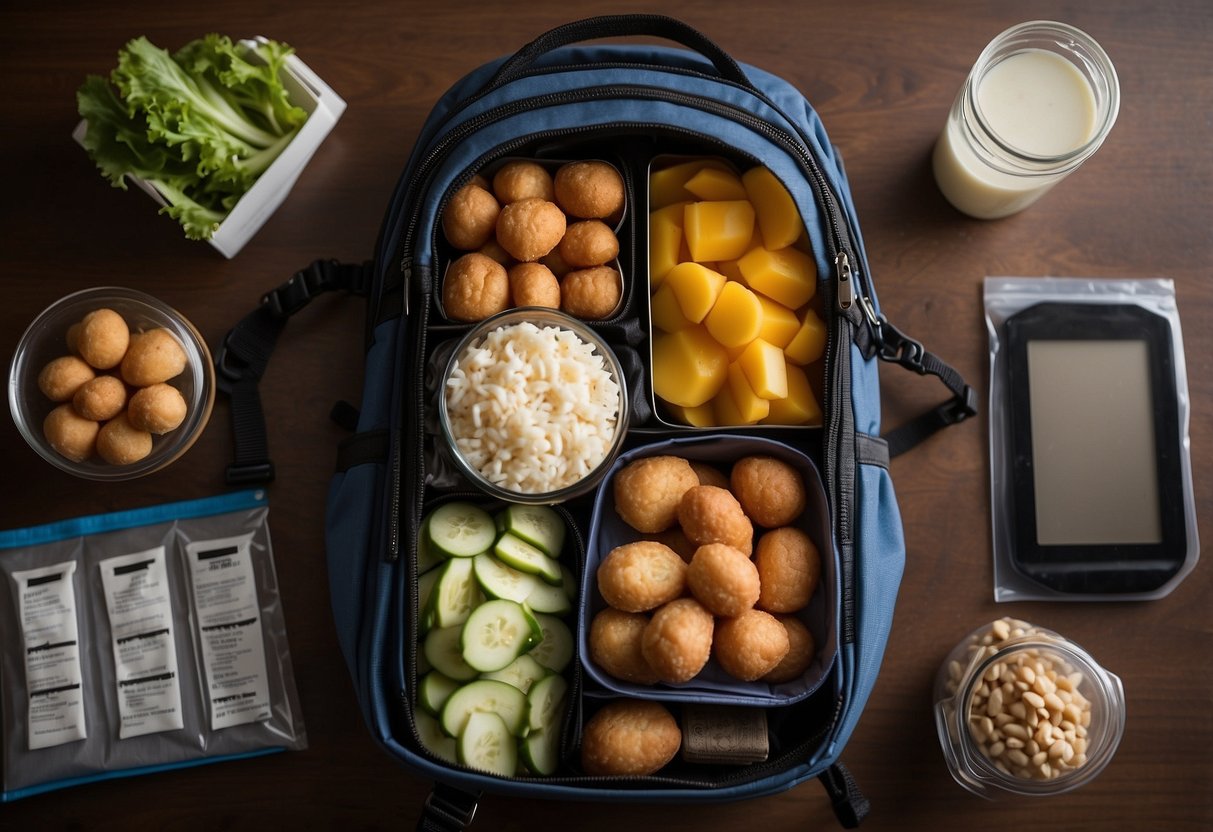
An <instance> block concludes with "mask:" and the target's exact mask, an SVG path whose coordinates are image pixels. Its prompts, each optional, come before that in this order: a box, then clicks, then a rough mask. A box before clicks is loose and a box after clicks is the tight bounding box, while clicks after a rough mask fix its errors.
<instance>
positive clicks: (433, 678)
mask: <svg viewBox="0 0 1213 832" xmlns="http://www.w3.org/2000/svg"><path fill="white" fill-rule="evenodd" d="M458 689H459V683H458V682H456V681H455V680H454V679H452V678H451V677H449V676H445V675H443V674H442V673H441V672H440V671H437V670H431V671H430V672H429V673H427V674H425V676H423V677H422V679H421V683H420V684H419V685H418V686H417V704H419V705H420V706H421V707H423V708H425V709H426V710H427V711H428V712H429V713H431V714H433V715H434V716H438V715H439V714H440V713H442V706H443V705H445V704H446V700H448V699H450V698H451V694H452V693H454V692H455V691H456V690H458Z"/></svg>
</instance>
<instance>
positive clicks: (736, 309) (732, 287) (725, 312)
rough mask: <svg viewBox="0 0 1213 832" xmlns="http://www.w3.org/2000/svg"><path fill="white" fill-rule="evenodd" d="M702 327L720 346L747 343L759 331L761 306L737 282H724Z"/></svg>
mask: <svg viewBox="0 0 1213 832" xmlns="http://www.w3.org/2000/svg"><path fill="white" fill-rule="evenodd" d="M793 319H794V318H793ZM704 325H705V326H707V328H708V332H709V333H711V335H712V337H713V338H715V339H716V341H717V342H718V343H719V344H721V345H722V346H724V347H739V346H741V345H742V344H748V343H750V342H751V341H753V340H754V339H755V338H757V337H758V333H759V331H760V330H761V329H762V304H761V303H760V302H759V300H758V295H756V294H754V293H753V292H751V291H750V290H749V289H747V288H746V287H744V286H742V285H741V284H740V283H734V282H733V281H731V280H730V281H728V282H727V283H725V284H724V288H722V289H721V290H720V295H719V296H718V297H717V298H716V303H715V304H713V305H712V311H710V312H708V316H707V317H706V318H705V319H704Z"/></svg>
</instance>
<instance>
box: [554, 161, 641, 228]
mask: <svg viewBox="0 0 1213 832" xmlns="http://www.w3.org/2000/svg"><path fill="white" fill-rule="evenodd" d="M554 184H555V187H556V202H557V203H559V205H560V207H561V208H563V209H564V210H565V211H567V212H568V213H570V214H572V215H573V216H574V217H580V218H582V219H603V218H604V217H609V216H611V215H612V214H616V213H618V212H620V211H622V210H623V200H624V189H623V177H622V176H620V175H619V171H617V170H615V167H614V166H613V165H609V164H607V163H606V162H570V163H568V164H567V165H563V166H561V168H560V169H559V170H557V171H556V178H555V183H554Z"/></svg>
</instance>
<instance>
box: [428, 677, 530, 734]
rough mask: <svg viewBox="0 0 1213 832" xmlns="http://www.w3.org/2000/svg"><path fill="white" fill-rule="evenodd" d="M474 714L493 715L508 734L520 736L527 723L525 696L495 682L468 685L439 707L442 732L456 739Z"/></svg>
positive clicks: (510, 687) (504, 684)
mask: <svg viewBox="0 0 1213 832" xmlns="http://www.w3.org/2000/svg"><path fill="white" fill-rule="evenodd" d="M478 713H491V714H496V715H497V716H499V717H501V719H502V721H503V722H505V726H506V729H507V730H509V732H510V733H511V734H520V733H521V732H522V729H523V728H525V727H526V724H527V701H526V694H525V693H523V692H522V691H520V690H518V688H516V687H514V686H513V685H507V684H506V683H505V682H498V681H497V680H495V679H481V680H479V681H476V682H469V683H468V684H466V685H464V686H463V687H461V688H459V690H457V691H455V692H454V693H452V694H451V695H450V698H448V699H447V700H446V704H445V705H443V706H442V716H441V717H440V722H441V724H442V730H443V731H446V732H447V733H448V734H450V735H451V736H452V737H457V736H459V735H460V734H462V733H463V729H464V728H465V727H466V726H467V722H468V717H470V716H471V715H472V714H478Z"/></svg>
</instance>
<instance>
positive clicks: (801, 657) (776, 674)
mask: <svg viewBox="0 0 1213 832" xmlns="http://www.w3.org/2000/svg"><path fill="white" fill-rule="evenodd" d="M775 618H776V619H777V620H778V621H779V623H780V624H782V625H783V628H784V629H785V630H787V631H788V654H787V655H786V656H784V657H783V661H781V662H780V663H779V664H777V665H775V667H774V668H772V669H771V670H770V671H769V672H767V673H766V674H765V675H764V676H763V677H762V680H763V681H764V682H770V683H771V684H773V685H777V684H779V683H780V682H790V681H792V680H793V679H799V678H800V677H801V676H803V675H804V672H805V671H806V670H808V669H809V665H811V664H812V663H813V657H814V655H816V653H817V645H816V643H815V642H814V641H813V634H812V633H811V632H809V628H808V627H806V626H805V625H804V622H802V621H801V620H800V619H799V618H797V617H796V616H794V615H777V616H775Z"/></svg>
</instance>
